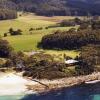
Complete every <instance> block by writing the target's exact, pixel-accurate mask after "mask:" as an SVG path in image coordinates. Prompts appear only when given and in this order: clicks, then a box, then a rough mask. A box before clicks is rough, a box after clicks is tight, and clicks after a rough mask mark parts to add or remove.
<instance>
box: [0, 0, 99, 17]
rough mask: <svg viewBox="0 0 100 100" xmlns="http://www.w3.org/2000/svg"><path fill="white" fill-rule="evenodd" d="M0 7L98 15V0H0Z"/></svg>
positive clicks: (48, 14) (47, 13)
mask: <svg viewBox="0 0 100 100" xmlns="http://www.w3.org/2000/svg"><path fill="white" fill-rule="evenodd" d="M0 7H1V8H7V9H16V10H20V11H28V12H35V13H36V14H38V15H45V16H53V15H60V16H61V15H80V16H82V15H87V14H89V13H90V14H91V15H100V12H99V11H100V0H91V2H90V0H0Z"/></svg>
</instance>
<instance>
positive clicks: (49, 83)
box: [27, 72, 100, 93]
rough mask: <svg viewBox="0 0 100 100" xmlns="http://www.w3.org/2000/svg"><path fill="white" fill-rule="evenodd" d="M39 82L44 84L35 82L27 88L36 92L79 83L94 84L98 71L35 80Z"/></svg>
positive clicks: (96, 81) (99, 76)
mask: <svg viewBox="0 0 100 100" xmlns="http://www.w3.org/2000/svg"><path fill="white" fill-rule="evenodd" d="M37 81H38V82H39V83H43V84H45V85H44V86H43V85H41V84H39V83H37V84H36V85H32V84H30V85H27V87H28V89H29V90H33V91H36V92H37V93H42V92H47V91H50V90H58V89H61V88H67V87H71V86H75V85H81V84H95V83H99V82H100V72H98V73H96V72H94V73H92V74H90V75H85V76H77V77H69V78H62V79H56V80H37Z"/></svg>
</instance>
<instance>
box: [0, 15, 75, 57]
mask: <svg viewBox="0 0 100 100" xmlns="http://www.w3.org/2000/svg"><path fill="white" fill-rule="evenodd" d="M66 18H67V17H58V16H56V17H53V18H52V17H51V19H50V17H43V16H42V17H41V16H33V15H26V16H21V17H19V18H18V19H15V20H4V21H0V35H1V36H3V34H4V33H6V32H8V30H9V28H13V29H14V30H16V29H21V30H22V31H23V35H21V36H7V37H3V39H6V40H8V41H9V43H10V44H11V45H12V47H13V48H14V49H15V50H16V51H31V50H38V48H37V43H38V42H40V41H41V38H42V37H43V36H44V35H46V34H50V33H53V31H56V30H62V31H63V30H68V29H69V28H71V27H57V28H50V29H45V27H47V26H49V25H55V24H56V23H57V22H59V21H61V19H62V20H63V19H66ZM68 18H69V17H68ZM39 27H42V28H43V29H42V30H34V31H32V34H30V32H29V29H30V28H39ZM46 52H47V53H50V54H51V53H52V54H53V53H54V54H55V53H57V54H58V55H59V54H60V53H61V52H58V51H52V50H51V51H46ZM62 53H64V52H63V51H62ZM68 54H69V55H71V56H73V57H74V56H75V55H76V54H77V53H76V52H71V53H68Z"/></svg>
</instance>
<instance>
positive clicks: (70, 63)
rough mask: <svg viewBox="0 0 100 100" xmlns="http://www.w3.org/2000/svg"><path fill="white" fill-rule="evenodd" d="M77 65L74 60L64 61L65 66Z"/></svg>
mask: <svg viewBox="0 0 100 100" xmlns="http://www.w3.org/2000/svg"><path fill="white" fill-rule="evenodd" d="M78 63H79V61H77V60H74V59H69V60H65V64H66V65H69V66H73V65H77V64H78Z"/></svg>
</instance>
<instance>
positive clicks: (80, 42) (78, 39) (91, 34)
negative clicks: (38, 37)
mask: <svg viewBox="0 0 100 100" xmlns="http://www.w3.org/2000/svg"><path fill="white" fill-rule="evenodd" d="M99 43H100V31H99V30H80V31H67V32H55V33H53V34H49V35H46V36H44V37H43V38H42V41H41V43H40V44H39V45H41V46H42V47H43V48H44V49H69V50H72V49H80V47H82V46H85V45H87V44H99Z"/></svg>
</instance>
